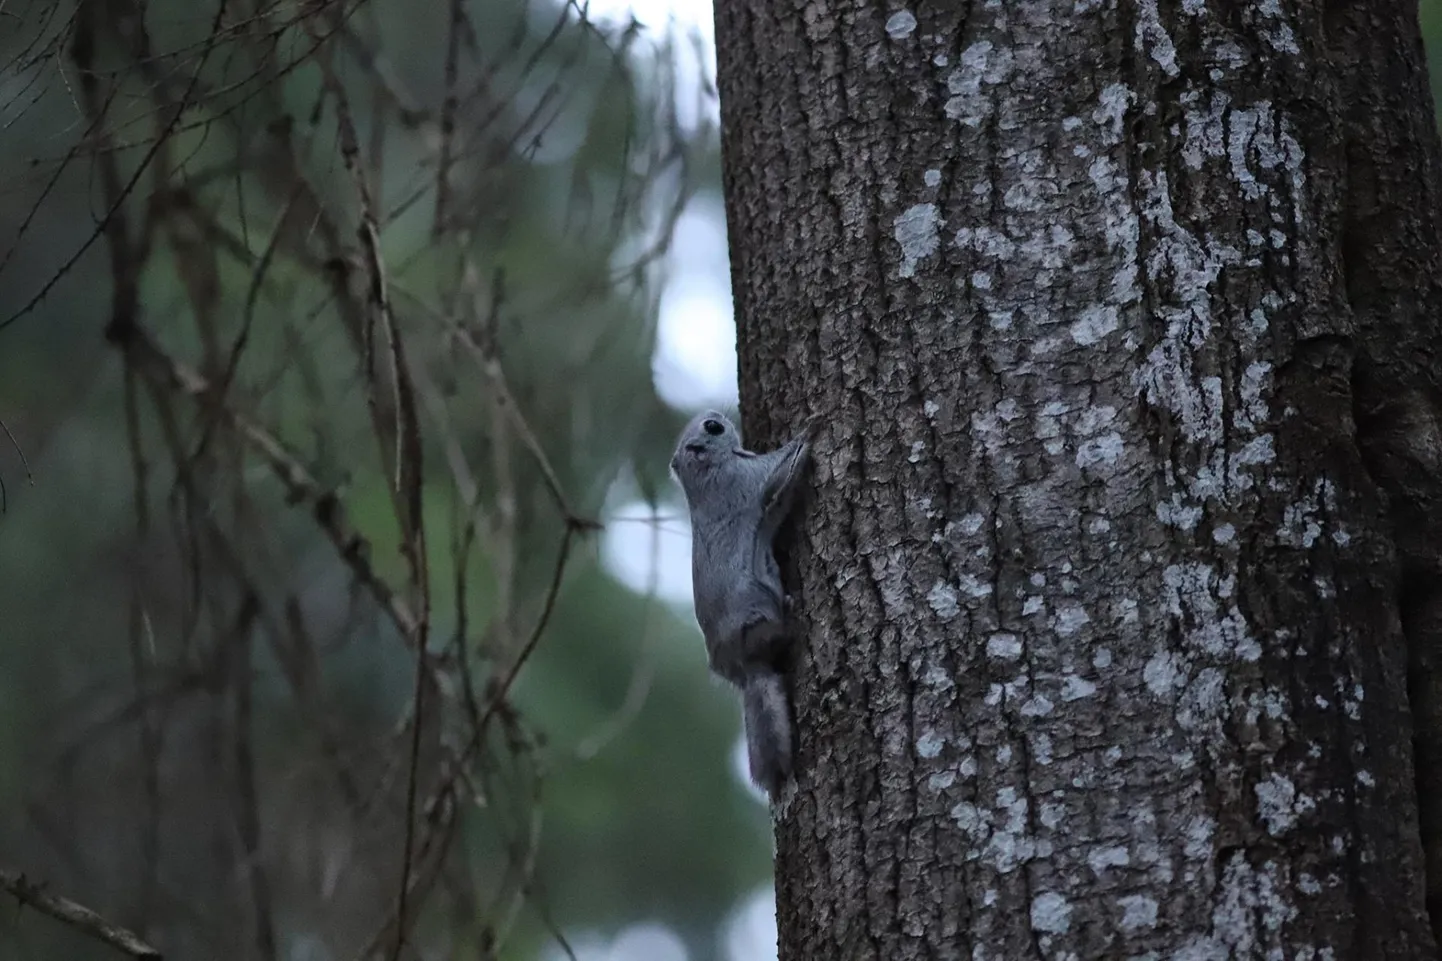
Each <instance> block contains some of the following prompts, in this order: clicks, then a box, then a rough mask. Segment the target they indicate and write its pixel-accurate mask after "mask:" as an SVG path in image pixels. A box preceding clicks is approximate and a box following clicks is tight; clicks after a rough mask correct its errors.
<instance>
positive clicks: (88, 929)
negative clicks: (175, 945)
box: [0, 868, 161, 959]
mask: <svg viewBox="0 0 1442 961" xmlns="http://www.w3.org/2000/svg"><path fill="white" fill-rule="evenodd" d="M0 888H4V889H5V890H6V891H8V892H10V894H11V895H12V896H13V897H14V898H15V900H17V901H19V902H20V903H21V904H28V905H29V906H30V907H32V908H34V909H35V910H37V911H39V912H41V913H42V914H48V915H50V916H51V917H52V918H54V919H55V920H57V921H59V922H61V923H62V924H66V925H69V926H70V927H72V928H74V929H75V930H77V931H80V932H82V933H84V934H85V935H87V936H89V937H91V938H94V939H95V940H96V941H101V942H104V943H105V944H108V945H110V946H111V947H112V948H115V949H116V950H118V951H124V952H125V953H126V954H128V955H130V956H131V957H132V958H157V959H158V958H160V957H161V954H160V952H159V951H157V950H156V949H155V948H152V947H151V946H150V945H148V944H146V943H145V942H144V941H142V940H140V938H139V937H138V936H136V935H135V934H134V933H133V932H131V931H129V930H127V929H126V928H123V927H121V926H120V925H118V924H115V923H114V922H112V921H107V920H106V919H105V918H103V917H101V916H100V915H98V914H96V913H95V912H94V911H92V910H90V909H89V908H87V907H86V906H85V905H83V904H79V903H77V902H75V901H72V900H70V899H69V898H65V897H61V896H60V895H57V894H49V893H47V892H46V891H45V886H44V885H43V884H40V883H38V882H35V881H31V880H30V879H29V878H27V877H26V876H25V875H23V874H21V873H20V872H19V871H11V870H7V869H5V868H0Z"/></svg>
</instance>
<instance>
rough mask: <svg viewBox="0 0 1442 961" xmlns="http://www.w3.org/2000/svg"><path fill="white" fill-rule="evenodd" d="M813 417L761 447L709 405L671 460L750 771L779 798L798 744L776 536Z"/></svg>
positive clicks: (701, 604)
mask: <svg viewBox="0 0 1442 961" xmlns="http://www.w3.org/2000/svg"><path fill="white" fill-rule="evenodd" d="M708 423H710V424H711V425H712V427H713V429H715V426H716V425H719V426H720V427H721V430H720V432H719V433H714V434H713V433H711V432H710V431H708V430H707V429H706V426H707V424H708ZM816 423H817V419H816V418H812V419H811V420H810V421H808V422H807V426H806V428H805V429H804V430H803V431H802V433H801V434H800V435H799V436H797V437H795V438H793V439H792V440H791V441H790V442H788V443H787V444H786V445H785V446H784V447H781V448H779V449H777V450H774V451H771V452H770V453H769V454H755V453H752V452H751V451H748V450H746V449H745V448H743V447H742V446H741V435H740V434H739V433H737V431H736V428H735V426H734V425H733V424H732V423H731V422H730V421H729V420H727V419H726V417H725V416H723V415H722V414H720V413H718V412H716V411H714V410H708V411H703V412H702V413H700V414H697V415H696V417H695V418H693V419H692V420H691V423H689V424H687V425H686V429H685V431H683V432H682V434H681V439H680V441H679V442H678V443H677V444H676V453H675V455H674V456H673V457H672V458H671V470H672V472H673V473H674V474H675V475H676V478H677V480H679V481H680V482H681V489H682V490H683V491H685V493H686V503H687V506H688V507H689V508H690V511H691V544H692V547H691V583H692V590H693V593H694V595H695V603H696V620H697V622H698V623H700V625H701V633H702V634H703V635H704V636H705V638H706V654H707V658H708V660H709V662H710V665H711V670H712V671H713V672H714V673H715V674H717V675H718V676H720V677H722V678H724V679H725V680H727V681H729V682H730V683H731V684H733V685H735V686H736V687H738V688H740V689H741V693H742V703H743V705H744V714H745V719H746V746H747V756H748V758H749V760H750V765H751V778H752V780H754V781H756V783H757V784H759V785H760V786H761V787H763V788H765V790H766V792H767V794H769V795H770V796H771V798H772V800H775V799H776V796H777V794H778V793H779V792H780V790H781V788H782V787H784V786H785V784H786V781H787V779H788V778H790V776H791V766H792V741H793V734H792V730H791V705H790V699H789V697H788V696H787V693H786V682H785V679H784V678H783V677H782V674H781V672H782V670H783V669H784V655H785V654H786V647H787V637H786V623H785V620H786V593H785V591H784V589H783V588H782V586H781V571H780V569H779V568H778V567H777V566H776V557H775V555H774V554H773V553H772V541H773V540H774V539H775V537H776V531H777V529H778V528H779V527H780V526H781V523H782V522H783V521H784V520H785V519H786V515H787V514H788V513H789V512H790V510H791V507H792V505H793V503H794V502H795V494H796V490H797V489H798V488H799V486H800V483H801V478H802V476H803V474H804V472H805V466H806V463H807V460H808V457H809V453H810V446H811V439H812V436H813V434H814V432H815V428H816Z"/></svg>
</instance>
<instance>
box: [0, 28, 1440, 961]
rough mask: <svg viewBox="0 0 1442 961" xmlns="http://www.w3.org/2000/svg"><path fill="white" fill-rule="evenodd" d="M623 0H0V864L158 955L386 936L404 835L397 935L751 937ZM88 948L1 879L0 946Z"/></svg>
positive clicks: (663, 219) (89, 953)
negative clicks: (690, 556) (395, 358)
mask: <svg viewBox="0 0 1442 961" xmlns="http://www.w3.org/2000/svg"><path fill="white" fill-rule="evenodd" d="M686 2H687V0H677V3H678V4H683V3H686ZM694 13H695V12H694V11H693V15H694ZM702 15H704V13H703V14H702ZM1421 22H1422V25H1423V29H1424V33H1425V35H1426V39H1427V41H1428V44H1429V47H1428V49H1429V55H1430V56H1431V57H1432V58H1433V60H1434V62H1435V58H1436V56H1437V54H1436V51H1437V50H1438V49H1442V48H1439V46H1438V43H1437V41H1438V40H1439V38H1442V0H1423V2H1422V4H1421ZM659 26H661V24H657V23H652V24H650V25H649V28H643V27H641V26H640V25H638V24H636V23H634V22H627V21H626V20H625V19H624V18H622V19H617V18H610V19H605V20H598V19H594V18H591V17H589V16H588V15H587V13H586V11H585V10H584V9H583V8H582V7H579V6H576V5H574V4H566V3H563V2H561V0H463V2H459V3H452V2H450V0H445V2H441V0H437V2H431V3H416V2H412V0H319V2H316V0H308V2H289V0H224V2H223V3H221V2H220V0H9V2H8V3H4V4H0V422H3V423H4V425H5V427H6V428H7V429H8V431H9V433H10V434H13V437H14V442H15V443H14V444H13V445H12V444H11V443H10V440H9V438H8V436H7V435H6V434H5V433H3V432H0V482H3V483H4V485H5V486H4V513H3V514H0V869H5V868H9V869H13V870H23V871H25V872H27V873H29V874H30V875H31V876H33V877H34V878H36V879H42V880H44V881H45V882H46V883H48V884H49V885H50V886H51V887H52V888H53V889H54V890H55V891H57V892H63V893H65V894H68V895H70V896H72V897H74V898H76V899H78V900H81V901H83V902H85V903H87V904H89V905H91V906H93V907H95V908H97V909H99V910H101V911H102V912H104V913H105V914H106V915H107V916H108V917H110V918H112V919H114V920H116V921H118V922H121V923H123V924H125V925H128V926H129V927H131V928H133V929H135V930H136V931H138V932H140V933H141V934H142V935H144V936H145V937H146V938H147V939H149V940H151V941H152V942H154V943H156V944H157V945H159V946H160V947H162V948H163V949H164V950H165V951H166V953H167V957H170V958H175V959H189V958H211V957H215V958H227V959H249V958H260V959H265V961H270V959H286V961H290V959H295V961H329V959H351V958H365V957H383V956H389V950H390V946H391V945H392V944H393V943H394V935H395V925H394V923H393V922H394V920H395V918H396V909H397V895H398V894H399V890H400V878H401V874H402V872H401V858H402V852H403V851H405V850H407V848H408V847H409V848H410V849H411V850H412V857H411V859H410V860H411V862H412V864H413V868H412V870H411V871H410V872H408V875H407V876H408V877H413V882H412V884H413V887H412V888H410V889H409V890H408V913H407V916H406V918H405V919H404V925H403V926H404V927H405V928H406V929H407V930H409V931H410V932H411V934H410V937H409V938H408V939H407V945H406V948H405V950H404V951H403V952H402V956H404V957H408V958H410V957H426V958H466V959H475V958H479V959H485V958H506V959H527V961H529V959H532V958H547V959H553V958H563V957H568V956H574V957H582V958H587V959H610V961H622V959H625V961H684V959H686V958H693V959H697V961H709V959H713V958H714V959H718V961H720V959H723V958H724V959H727V961H736V959H746V961H752V959H757V958H764V957H767V956H771V957H774V953H773V952H774V944H773V943H769V942H768V939H767V937H766V935H767V924H768V923H769V921H770V919H769V901H768V897H767V895H766V894H765V891H766V886H767V884H768V881H769V878H768V872H769V864H770V862H769V843H770V842H769V830H768V818H767V814H766V811H765V808H764V807H763V806H762V805H761V804H760V803H758V801H757V799H756V797H755V796H754V794H753V793H752V792H751V791H750V789H749V788H748V787H747V786H746V785H745V784H744V782H743V781H742V779H741V778H739V777H738V776H737V763H736V760H735V750H734V748H735V741H736V736H737V732H738V716H737V710H736V706H735V703H734V700H733V698H731V697H730V695H729V694H728V692H726V691H724V690H723V689H721V688H720V687H719V686H718V685H716V684H715V683H713V682H711V681H710V680H709V679H708V678H707V676H706V673H705V665H704V655H703V651H702V646H701V643H700V638H699V636H698V635H697V632H696V630H695V627H694V623H693V621H692V618H691V614H690V611H689V609H688V606H687V605H686V604H685V603H684V602H682V603H677V602H676V599H675V593H674V591H672V592H667V591H664V590H659V589H658V587H659V585H661V584H662V583H663V582H670V583H673V584H674V582H675V581H676V577H675V574H676V572H675V571H673V570H670V569H668V567H666V566H663V565H671V566H675V565H680V566H684V565H685V560H684V558H681V559H677V558H676V556H675V554H674V550H673V552H672V553H669V554H668V553H667V552H666V551H664V550H662V546H661V542H662V539H663V537H670V538H672V539H673V540H674V538H675V535H676V532H678V531H681V532H684V529H685V525H684V522H683V521H682V520H680V519H679V517H678V513H679V511H680V509H681V506H680V504H679V503H678V502H677V499H676V495H675V492H674V490H673V489H672V487H671V485H670V481H669V479H668V478H667V476H666V462H667V459H668V458H669V455H670V452H671V445H672V443H673V439H674V436H675V434H676V432H677V430H678V429H679V427H680V425H681V423H682V422H683V421H684V420H685V418H686V417H687V416H688V414H689V413H690V411H687V410H679V409H676V408H675V407H673V406H671V405H670V404H668V403H666V402H665V401H664V400H663V399H662V397H660V396H658V392H657V386H656V384H655V383H654V378H653V368H654V360H655V357H654V355H655V351H656V348H657V342H658V333H664V332H658V317H659V316H660V314H661V311H660V310H659V305H660V304H661V299H662V296H663V291H664V290H665V289H666V284H667V281H668V279H670V278H671V277H672V276H674V274H675V273H676V272H677V270H678V269H680V268H684V267H685V266H686V263H685V258H686V257H687V256H688V255H690V254H693V253H694V251H688V249H687V248H685V246H684V245H683V246H681V247H674V248H673V245H672V243H671V241H672V239H673V228H675V226H676V224H677V222H678V217H680V216H681V215H682V213H683V211H686V210H697V209H702V210H708V211H715V210H716V209H718V208H719V203H720V196H719V193H720V186H719V184H720V176H719V157H718V141H717V133H716V130H715V128H714V120H713V118H714V116H715V105H714V92H713V91H711V90H710V89H709V87H708V85H707V84H706V83H705V82H701V83H698V82H697V80H696V78H695V77H688V76H687V74H686V71H687V70H688V69H692V68H694V66H695V65H696V63H698V62H704V61H705V59H706V58H705V57H703V56H698V55H697V51H695V50H692V49H689V48H688V47H687V41H686V40H685V39H682V38H678V36H677V35H675V34H668V33H666V32H664V31H662V30H658V29H656V28H657V27H659ZM1433 76H1434V78H1437V77H1442V72H1439V71H1438V70H1436V69H1434V70H1433ZM1436 83H1437V81H1436V80H1434V99H1435V98H1436V95H1437V94H1438V93H1439V91H1438V90H1437V87H1436ZM347 127H350V128H352V129H351V131H350V133H351V134H352V135H353V136H348V134H347V129H346V128H347ZM350 140H353V143H349V142H348V141H350ZM356 170H359V171H360V172H361V174H362V177H361V180H363V181H364V188H365V193H366V194H368V195H369V196H370V198H371V199H370V200H369V201H368V202H367V201H365V200H363V194H362V184H361V182H360V181H358V179H357V176H356V174H355V172H354V171H356ZM368 220H370V221H373V223H374V226H375V227H376V234H375V236H377V237H378V238H379V243H378V245H377V246H376V248H375V251H374V254H375V255H376V256H374V257H372V254H371V252H370V250H369V249H368V242H367V236H368V234H367V229H366V224H367V221H368ZM117 251H118V253H117ZM382 280H383V283H381V282H379V281H382ZM724 282H725V278H724V277H722V278H721V279H720V283H722V284H724ZM673 313H675V312H674V311H673ZM671 322H672V323H673V324H675V323H680V324H683V325H684V324H685V323H686V322H687V318H686V317H684V316H683V317H681V318H680V319H679V320H678V319H677V318H676V317H672V318H671ZM392 328H393V329H394V330H395V331H396V333H397V336H398V338H399V339H400V340H401V342H402V344H403V348H404V352H405V358H404V365H403V369H404V370H405V371H406V372H407V373H408V375H409V376H408V377H407V378H397V377H395V376H394V368H392V367H391V366H390V357H391V354H390V338H389V331H390V330H391V329H392ZM673 333H674V331H673ZM368 341H369V346H367V342H368ZM672 374H673V375H674V374H675V372H674V371H673V372H672ZM403 381H404V382H403ZM406 398H409V399H410V400H411V401H413V403H414V407H415V418H414V425H415V433H416V434H417V435H418V436H419V439H420V442H419V443H418V444H417V445H416V446H415V448H414V449H413V450H412V453H413V454H414V455H415V456H414V457H410V456H409V455H407V454H406V448H405V443H404V441H405V439H406V436H407V430H406V429H405V426H404V425H405V423H406V419H405V414H404V410H403V409H401V408H404V406H405V403H404V401H405V399H406ZM267 445H270V446H267ZM20 451H23V452H24V456H25V458H26V460H25V461H22V459H21V456H20V453H19V452H20ZM277 451H280V452H281V456H279V457H277V456H275V455H276V452H277ZM31 475H33V482H32V481H31V480H30V479H29V478H30V476H31ZM416 476H419V478H420V480H419V483H418V485H414V486H411V487H408V486H407V485H408V484H410V483H411V481H410V478H414V477H416ZM407 490H418V491H419V493H420V495H421V503H422V507H421V509H420V510H419V512H418V516H413V515H411V514H408V513H407V511H408V507H407V504H406V499H405V496H404V494H405V492H406V491H407ZM332 495H333V496H334V498H335V500H336V503H338V504H339V506H340V508H341V509H340V510H338V511H332V510H329V509H327V507H328V505H329V503H330V500H329V498H330V497H331V496H332ZM337 518H339V519H337ZM589 520H598V521H601V522H603V523H604V524H605V525H606V528H605V530H596V529H594V528H592V527H591V526H590V525H589V524H587V523H584V522H585V521H589ZM419 527H423V530H424V533H425V542H424V560H425V565H424V568H425V569H424V571H423V572H422V574H423V576H417V575H416V574H415V573H414V572H413V567H412V564H411V561H410V560H409V559H408V557H407V555H406V553H405V548H406V547H407V546H415V545H416V544H417V543H418V541H417V539H416V532H417V529H418V528H419ZM619 535H624V536H619ZM606 538H614V539H615V540H614V541H613V542H612V544H613V548H614V544H615V543H623V544H624V545H626V546H625V547H624V550H625V551H630V552H631V554H633V555H635V554H637V553H640V554H644V555H646V556H645V557H640V558H638V557H635V556H632V557H631V558H630V563H629V565H627V566H628V568H629V569H630V570H631V571H632V572H633V573H634V572H635V571H637V570H640V571H646V572H647V573H646V575H645V576H643V577H641V578H640V579H639V580H638V579H637V578H635V577H634V576H633V577H631V578H629V579H626V578H622V577H620V576H618V573H617V569H616V566H615V564H614V563H612V564H608V563H606V562H605V559H606V558H607V557H608V556H609V557H612V558H613V559H614V557H615V555H616V550H615V549H613V550H611V551H609V552H608V551H605V550H603V549H602V545H603V544H604V543H606V540H605V539H606ZM648 545H649V548H648ZM673 548H674V544H673ZM648 561H652V562H654V563H649V564H648V563H647V562H648ZM558 571H559V578H558V577H557V572H558ZM382 585H383V587H382ZM422 587H424V590H422ZM392 593H393V594H394V596H395V598H398V599H399V603H400V604H401V605H402V606H403V607H404V609H405V611H407V612H409V614H410V615H414V613H415V612H416V611H419V610H421V609H424V608H427V607H428V609H429V612H430V617H429V622H428V625H427V627H426V628H425V630H424V631H423V632H422V631H420V630H419V629H418V628H416V627H415V623H414V618H413V616H412V618H411V619H410V620H407V618H406V617H405V616H401V617H397V616H395V614H394V611H393V610H392V608H391V607H389V606H388V601H387V598H390V597H391V595H392ZM427 598H428V599H429V601H428V603H427ZM421 633H424V634H425V635H426V644H425V649H424V652H423V656H422V657H421V658H420V659H419V660H418V658H417V655H416V651H415V647H416V643H415V642H416V639H417V637H418V636H420V634H421ZM532 642H534V646H532ZM418 663H419V664H420V665H421V668H422V669H421V671H420V676H421V678H422V684H421V685H420V687H419V690H420V692H421V695H422V696H421V699H420V702H421V710H420V711H419V712H417V711H416V710H415V704H416V692H417V686H416V677H417V664H418ZM512 679H513V680H512ZM417 719H419V720H417ZM416 732H419V736H415V735H416ZM413 758H414V764H412V759H413ZM412 770H414V772H415V774H414V777H412V776H411V772H412ZM413 784H414V789H412V785H413ZM408 809H409V811H410V814H411V816H409V817H408ZM408 821H409V822H410V823H412V824H413V829H412V830H411V831H410V832H407V830H406V824H407V823H408ZM408 834H409V836H410V837H409V844H408V841H407V836H408ZM758 891H759V892H761V893H760V894H759V895H758ZM417 905H419V906H420V907H419V910H417V907H416V906H417ZM377 948H378V950H373V949H377ZM113 956H114V954H113V952H112V951H111V949H109V948H106V947H104V946H101V945H98V944H96V943H94V942H92V941H90V940H88V939H86V938H85V937H83V936H81V935H78V934H76V933H75V932H73V931H71V930H69V929H67V928H65V927H63V926H61V925H59V924H57V923H54V922H52V921H50V920H49V919H46V918H44V917H41V916H40V915H38V914H36V913H35V912H34V911H33V910H29V909H21V908H19V907H17V905H16V903H15V902H14V899H12V898H7V897H0V957H3V958H11V957H14V958H24V959H45V961H49V959H59V958H66V959H69V958H80V959H84V958H92V957H93V958H108V957H113Z"/></svg>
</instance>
